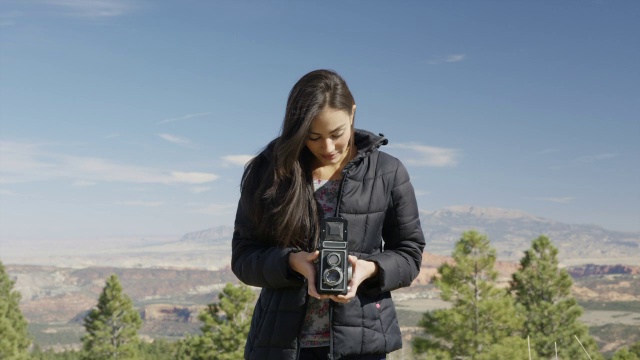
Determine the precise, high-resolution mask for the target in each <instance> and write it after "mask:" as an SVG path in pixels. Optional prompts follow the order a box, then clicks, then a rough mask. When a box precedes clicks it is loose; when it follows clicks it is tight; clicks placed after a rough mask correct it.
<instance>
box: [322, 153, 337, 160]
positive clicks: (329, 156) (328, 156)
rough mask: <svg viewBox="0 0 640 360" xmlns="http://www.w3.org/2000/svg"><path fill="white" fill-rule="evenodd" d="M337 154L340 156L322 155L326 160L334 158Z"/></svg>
mask: <svg viewBox="0 0 640 360" xmlns="http://www.w3.org/2000/svg"><path fill="white" fill-rule="evenodd" d="M336 156H338V154H329V155H322V157H323V158H324V159H326V160H333V159H335V158H336Z"/></svg>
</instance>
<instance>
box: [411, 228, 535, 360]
mask: <svg viewBox="0 0 640 360" xmlns="http://www.w3.org/2000/svg"><path fill="white" fill-rule="evenodd" d="M452 257H453V260H454V264H443V265H441V266H440V267H439V268H438V275H437V276H436V277H434V283H435V286H436V287H437V288H439V289H440V290H441V298H442V299H443V300H445V301H450V302H452V307H451V308H449V309H439V310H434V311H431V312H427V313H425V314H424V315H423V318H422V320H421V321H420V326H422V327H423V328H424V331H425V333H426V335H427V337H425V338H418V339H416V340H415V341H414V344H413V347H414V351H416V352H417V353H423V352H426V353H428V354H429V355H431V356H433V357H434V358H440V359H447V358H454V359H455V358H471V359H474V358H476V357H478V356H480V355H481V354H483V353H485V352H487V351H488V350H489V349H490V348H491V347H492V346H494V345H496V344H501V343H502V342H503V341H506V342H507V343H508V344H511V345H513V344H518V347H519V348H521V347H522V342H521V339H515V340H514V338H513V335H514V334H516V332H517V330H518V329H519V328H520V326H521V321H520V320H519V318H518V317H517V316H516V313H515V308H514V306H513V299H512V297H511V296H510V295H509V294H508V293H507V292H506V291H505V290H504V289H500V288H498V287H497V286H496V284H495V281H496V278H497V272H496V271H495V269H494V264H495V260H496V255H495V249H493V248H491V247H490V245H489V240H488V239H487V237H486V236H484V235H480V234H479V233H478V232H476V231H467V232H465V233H463V235H462V237H461V239H460V240H459V241H458V242H457V243H456V246H455V249H454V251H453V255H452ZM505 346H506V345H505Z"/></svg>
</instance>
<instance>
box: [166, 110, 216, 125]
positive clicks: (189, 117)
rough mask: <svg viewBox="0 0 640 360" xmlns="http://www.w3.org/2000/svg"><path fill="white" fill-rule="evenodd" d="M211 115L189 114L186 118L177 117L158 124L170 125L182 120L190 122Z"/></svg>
mask: <svg viewBox="0 0 640 360" xmlns="http://www.w3.org/2000/svg"><path fill="white" fill-rule="evenodd" d="M209 114H211V113H208V112H207V113H197V114H189V115H184V116H179V117H175V118H170V119H164V120H162V121H160V122H158V124H166V123H170V122H174V121H182V120H188V119H193V118H197V117H201V116H206V115H209Z"/></svg>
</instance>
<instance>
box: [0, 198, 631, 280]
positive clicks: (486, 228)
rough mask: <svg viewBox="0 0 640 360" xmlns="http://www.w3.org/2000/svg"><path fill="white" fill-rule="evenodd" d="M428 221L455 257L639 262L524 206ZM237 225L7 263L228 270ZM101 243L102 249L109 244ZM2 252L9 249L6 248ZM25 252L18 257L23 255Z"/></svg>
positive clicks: (621, 248)
mask: <svg viewBox="0 0 640 360" xmlns="http://www.w3.org/2000/svg"><path fill="white" fill-rule="evenodd" d="M420 220H421V222H422V228H423V231H424V234H425V238H426V241H427V245H426V247H425V252H428V253H431V254H436V255H442V256H449V255H451V252H452V250H453V247H454V244H455V243H456V241H457V240H458V239H460V237H461V235H462V233H463V232H465V231H467V230H477V231H478V232H480V233H482V234H485V235H487V236H488V238H489V240H490V241H491V246H493V247H494V248H495V249H496V251H497V255H498V260H500V261H517V260H519V259H520V258H521V257H522V255H523V252H524V251H525V250H526V249H528V248H529V247H530V246H531V241H532V240H533V239H535V238H537V237H538V236H540V235H546V236H548V237H549V238H550V239H551V241H552V243H553V244H554V246H556V247H557V248H558V249H559V259H560V260H561V262H562V264H563V265H579V264H601V265H612V264H628V265H633V264H639V263H640V232H621V231H612V230H607V229H604V228H602V227H599V226H595V225H574V224H566V223H561V222H558V221H554V220H550V219H545V218H542V217H538V216H533V215H530V214H527V213H525V212H523V211H519V210H510V209H500V208H484V207H476V206H470V205H460V206H451V207H446V208H442V209H439V210H436V211H421V213H420ZM232 236H233V227H232V226H216V227H212V228H208V229H204V230H199V231H193V232H189V233H187V234H184V235H183V236H181V237H179V238H178V237H175V238H173V239H172V238H166V237H164V238H157V239H155V238H150V239H142V240H135V239H132V240H129V241H120V242H114V241H111V240H109V241H103V242H97V243H95V244H94V245H95V246H92V247H91V248H88V247H87V246H86V242H84V243H83V244H74V243H65V244H64V245H61V246H58V247H57V248H56V250H57V251H56V253H55V254H53V255H52V254H51V253H50V251H49V249H50V247H48V246H34V244H25V245H24V246H25V248H24V249H21V248H20V246H21V245H22V244H21V243H13V244H11V248H8V249H9V250H10V252H9V254H7V252H4V251H3V252H2V255H1V256H2V258H1V260H2V261H3V262H5V263H13V264H33V265H52V266H66V267H73V268H84V267H91V266H118V267H122V268H150V267H156V268H158V267H165V268H166V267H171V268H197V269H210V270H215V269H221V268H224V267H227V266H229V265H230V263H231V238H232ZM98 245H100V246H102V247H101V248H100V247H98ZM0 250H2V249H0ZM16 254H18V255H16Z"/></svg>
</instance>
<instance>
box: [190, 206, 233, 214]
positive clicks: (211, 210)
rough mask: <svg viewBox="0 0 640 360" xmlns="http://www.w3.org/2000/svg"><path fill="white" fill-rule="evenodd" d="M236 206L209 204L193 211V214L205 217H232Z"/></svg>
mask: <svg viewBox="0 0 640 360" xmlns="http://www.w3.org/2000/svg"><path fill="white" fill-rule="evenodd" d="M236 207H237V204H211V205H209V206H206V207H204V208H199V209H195V210H194V212H196V213H201V214H207V215H214V216H218V215H232V214H234V213H235V211H236Z"/></svg>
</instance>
